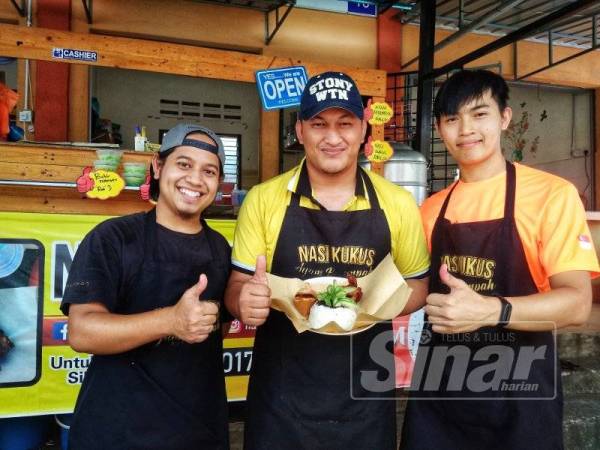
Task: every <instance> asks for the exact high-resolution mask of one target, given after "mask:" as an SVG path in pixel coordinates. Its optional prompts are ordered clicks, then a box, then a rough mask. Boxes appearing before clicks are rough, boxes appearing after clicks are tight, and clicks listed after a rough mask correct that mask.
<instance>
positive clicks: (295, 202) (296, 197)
mask: <svg viewBox="0 0 600 450" xmlns="http://www.w3.org/2000/svg"><path fill="white" fill-rule="evenodd" d="M356 176H357V177H360V182H361V183H364V185H365V187H366V189H367V195H368V197H369V203H370V204H371V209H380V208H379V200H378V198H377V194H376V193H375V188H374V187H373V182H372V181H371V179H370V178H369V175H367V173H366V172H365V170H364V169H363V168H362V167H359V168H358V171H357V173H356ZM299 177H300V179H299V180H298V185H297V186H299V185H300V183H301V182H302V179H303V178H302V177H306V181H305V182H306V183H307V184H308V191H309V192H312V188H311V187H310V179H309V178H308V170H307V169H306V165H304V166H303V167H302V169H301V171H300V175H299ZM300 196H301V195H300V194H299V193H298V187H296V191H294V192H292V200H291V203H290V204H291V206H295V207H298V206H300ZM308 198H310V201H311V202H313V203H314V204H315V205H317V206H318V207H319V208H321V209H323V210H327V208H325V207H324V206H323V205H321V203H319V201H318V200H317V199H316V198H314V197H313V196H312V193H311V194H310V195H309V196H308Z"/></svg>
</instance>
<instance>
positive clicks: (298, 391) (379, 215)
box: [244, 166, 396, 450]
mask: <svg viewBox="0 0 600 450" xmlns="http://www.w3.org/2000/svg"><path fill="white" fill-rule="evenodd" d="M357 176H358V177H360V178H359V179H362V180H363V181H364V184H365V186H366V189H367V193H368V196H369V201H370V205H371V207H370V209H367V210H360V211H348V212H345V211H327V210H324V209H320V210H314V209H308V208H303V207H300V194H298V193H297V192H296V193H293V194H292V199H291V202H290V205H289V206H288V208H287V211H286V214H285V218H284V220H283V224H282V228H281V232H280V235H279V239H278V242H277V246H276V248H275V253H274V256H273V264H272V268H271V272H272V273H273V274H274V275H278V276H281V277H289V278H301V279H308V278H312V277H320V276H340V277H345V276H347V275H349V274H353V275H356V276H364V275H366V274H367V273H369V272H371V271H372V270H373V269H374V268H375V267H376V266H377V264H379V262H380V261H381V260H382V259H383V258H384V257H385V256H386V255H387V254H388V253H389V252H390V249H391V237H390V230H389V226H388V223H387V220H386V218H385V215H384V212H383V210H382V209H381V208H380V206H379V201H378V199H377V195H376V193H375V190H374V188H373V184H372V183H371V180H370V179H369V177H368V176H367V175H366V174H365V173H364V172H363V171H362V169H360V170H359V171H358V173H357ZM300 182H306V183H308V174H307V172H306V168H305V166H304V167H303V169H302V170H301V173H300V180H299V183H300ZM308 192H310V191H308ZM317 247H319V248H320V249H321V250H322V251H321V252H319V251H311V249H312V250H315V249H316V248H317ZM310 255H313V256H312V257H311V256H310ZM315 255H316V256H315ZM353 255H354V256H353ZM357 255H359V256H357ZM360 255H362V256H360ZM382 333H390V334H391V333H392V327H391V324H390V323H382V324H377V325H375V326H373V327H372V328H370V329H368V330H366V331H362V332H360V333H357V334H354V335H352V336H348V335H340V336H332V335H322V334H317V333H314V332H311V331H306V332H303V333H298V332H297V331H296V330H295V328H294V327H293V325H292V323H291V321H290V320H289V319H288V318H287V317H286V316H285V315H284V314H282V313H281V312H279V311H275V310H271V311H270V313H269V317H268V319H267V321H266V322H265V324H263V325H261V326H260V327H258V330H257V334H256V340H255V345H254V360H253V366H252V373H251V376H250V384H249V390H248V419H247V422H246V430H245V439H244V441H245V448H246V449H247V450H256V449H264V450H266V449H269V450H274V449H295V450H298V449H307V450H308V449H310V450H319V449H323V450H336V449H339V450H353V449H356V450H358V449H378V450H388V449H393V448H395V445H396V429H395V428H396V427H395V424H396V420H395V414H396V412H395V402H394V401H393V399H394V372H393V351H392V348H391V344H392V343H391V339H390V342H389V349H387V350H386V351H385V352H383V353H385V355H384V356H383V358H385V362H383V366H385V367H382V361H381V360H378V361H374V359H375V357H372V356H373V355H372V354H370V350H371V349H372V348H373V346H372V344H373V342H375V341H376V338H377V337H378V336H379V337H381V336H382ZM377 362H379V364H378V363H377ZM390 367H391V371H390V370H388V369H389V368H390ZM365 372H368V373H372V374H377V377H378V379H379V380H385V379H388V380H390V378H389V377H391V382H389V383H387V386H386V388H385V389H373V388H372V387H369V386H365V383H364V380H362V378H361V374H364V373H365Z"/></svg>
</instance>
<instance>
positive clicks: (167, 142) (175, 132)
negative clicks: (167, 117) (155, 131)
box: [158, 123, 225, 167]
mask: <svg viewBox="0 0 600 450" xmlns="http://www.w3.org/2000/svg"><path fill="white" fill-rule="evenodd" d="M192 133H202V134H205V135H207V136H208V137H209V138H211V139H212V140H213V141H215V143H216V144H217V145H212V144H208V143H206V142H200V141H197V140H195V139H187V136H188V135H190V134H192ZM182 145H186V146H190V147H196V148H198V149H200V150H206V151H208V152H211V153H214V154H215V155H217V156H218V157H219V160H220V161H221V167H222V166H223V165H224V164H225V148H224V147H223V141H221V138H220V137H219V136H217V134H216V133H215V132H214V131H212V130H209V129H208V128H206V127H203V126H201V125H193V124H189V123H180V124H177V125H175V126H174V127H173V128H171V129H170V130H169V131H167V133H166V134H165V135H164V136H163V140H162V144H161V145H160V150H159V151H158V152H159V153H165V152H169V151H171V150H173V149H174V148H175V147H180V146H182Z"/></svg>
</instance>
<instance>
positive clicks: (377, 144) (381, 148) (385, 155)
mask: <svg viewBox="0 0 600 450" xmlns="http://www.w3.org/2000/svg"><path fill="white" fill-rule="evenodd" d="M393 154H394V149H393V148H392V146H391V145H390V144H388V143H387V142H385V141H373V140H372V138H371V137H369V141H368V142H367V145H365V155H366V156H367V159H368V160H369V161H371V162H375V163H382V162H385V161H387V160H388V159H390V158H391V157H392V155H393Z"/></svg>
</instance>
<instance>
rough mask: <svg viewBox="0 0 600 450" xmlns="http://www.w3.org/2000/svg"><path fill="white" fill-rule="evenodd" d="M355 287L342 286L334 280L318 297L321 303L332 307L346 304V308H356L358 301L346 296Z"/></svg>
mask: <svg viewBox="0 0 600 450" xmlns="http://www.w3.org/2000/svg"><path fill="white" fill-rule="evenodd" d="M353 289H354V287H352V286H348V287H346V288H344V287H342V286H338V285H337V283H336V282H335V281H334V282H333V283H332V284H330V285H329V286H327V289H325V291H323V292H321V293H320V294H319V295H318V296H317V299H318V300H319V303H321V304H323V305H325V306H329V307H330V308H339V307H341V306H344V307H346V308H354V307H356V303H355V302H354V300H352V299H351V298H348V297H346V294H347V293H348V292H349V291H350V290H353Z"/></svg>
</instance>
